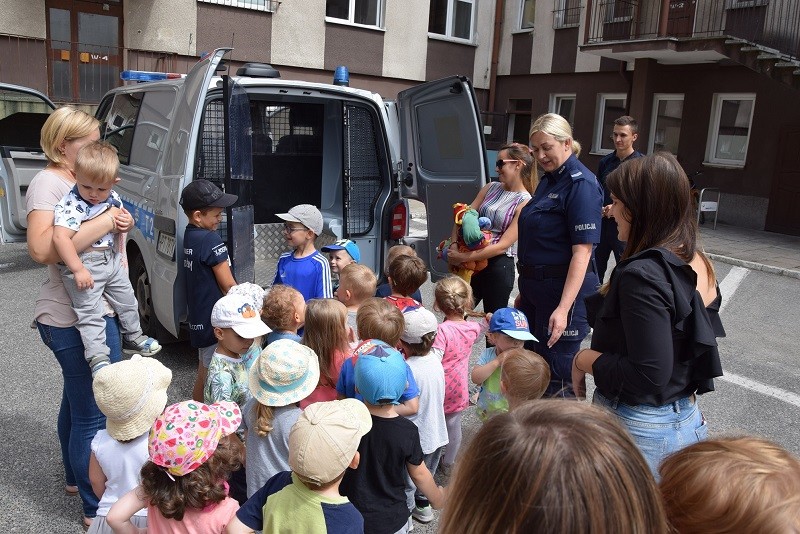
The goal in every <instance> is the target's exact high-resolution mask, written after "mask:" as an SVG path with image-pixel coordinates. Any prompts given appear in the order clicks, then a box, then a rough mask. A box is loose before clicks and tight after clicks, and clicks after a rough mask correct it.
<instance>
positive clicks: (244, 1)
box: [197, 0, 280, 12]
mask: <svg viewBox="0 0 800 534" xmlns="http://www.w3.org/2000/svg"><path fill="white" fill-rule="evenodd" d="M197 1H198V2H202V3H204V4H218V5H221V6H231V7H239V8H242V9H252V10H253V11H267V12H274V11H277V10H278V6H279V5H280V1H279V0H197Z"/></svg>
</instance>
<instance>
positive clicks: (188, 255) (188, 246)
mask: <svg viewBox="0 0 800 534" xmlns="http://www.w3.org/2000/svg"><path fill="white" fill-rule="evenodd" d="M183 252H184V260H183V269H184V271H185V272H186V297H187V300H188V304H189V340H190V341H191V342H192V346H193V347H195V348H203V347H209V346H211V345H214V344H216V343H217V339H216V338H215V337H214V330H213V328H211V310H212V308H213V307H214V304H215V303H216V302H217V301H218V300H219V299H221V298H222V291H220V290H219V285H218V284H217V278H216V276H214V271H213V270H212V267H214V266H215V265H217V264H219V263H222V262H223V261H228V247H227V246H226V245H225V243H224V242H223V241H222V238H221V237H220V236H219V234H218V233H216V232H211V231H209V230H206V229H205V228H200V227H197V226H195V225H193V224H189V225H187V226H186V232H185V233H184V234H183Z"/></svg>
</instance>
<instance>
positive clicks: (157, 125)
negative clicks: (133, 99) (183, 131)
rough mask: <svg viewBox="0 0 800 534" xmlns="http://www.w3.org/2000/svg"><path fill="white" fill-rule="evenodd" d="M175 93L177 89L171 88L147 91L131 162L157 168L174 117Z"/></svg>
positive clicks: (137, 125)
mask: <svg viewBox="0 0 800 534" xmlns="http://www.w3.org/2000/svg"><path fill="white" fill-rule="evenodd" d="M175 94H176V93H175V90H174V89H171V88H170V89H166V90H159V91H148V92H147V93H145V95H144V99H143V101H142V105H141V108H140V110H139V118H138V122H137V123H136V132H135V134H134V136H133V145H132V146H131V154H130V160H131V164H133V165H138V166H140V167H144V168H145V169H149V170H151V171H154V170H156V165H157V164H158V156H159V154H161V151H162V150H163V148H164V143H165V141H166V138H167V131H168V130H169V121H170V119H171V118H172V117H171V112H172V106H173V104H174V103H175Z"/></svg>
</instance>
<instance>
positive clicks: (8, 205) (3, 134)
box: [0, 83, 55, 243]
mask: <svg viewBox="0 0 800 534" xmlns="http://www.w3.org/2000/svg"><path fill="white" fill-rule="evenodd" d="M54 109H55V106H54V105H53V103H52V102H51V101H50V99H49V98H47V97H46V96H44V95H43V94H42V93H40V92H39V91H36V90H34V89H28V88H27V87H20V86H16V85H10V84H4V83H0V242H2V243H10V242H20V241H25V235H26V232H27V229H28V221H27V216H26V209H25V193H26V192H27V191H28V185H30V183H31V180H32V179H33V177H34V176H36V174H37V173H38V172H39V171H40V170H42V169H44V167H45V165H47V158H45V156H44V153H43V152H42V149H41V146H40V145H39V135H40V131H41V129H42V126H43V125H44V122H45V121H46V120H47V117H49V116H50V113H52V111H53V110H54Z"/></svg>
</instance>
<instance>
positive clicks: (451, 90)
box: [397, 76, 488, 279]
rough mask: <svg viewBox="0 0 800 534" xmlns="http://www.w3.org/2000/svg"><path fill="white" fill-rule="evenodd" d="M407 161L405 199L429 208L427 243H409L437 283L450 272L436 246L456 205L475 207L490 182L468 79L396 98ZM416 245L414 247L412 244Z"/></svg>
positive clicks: (423, 87)
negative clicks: (472, 205)
mask: <svg viewBox="0 0 800 534" xmlns="http://www.w3.org/2000/svg"><path fill="white" fill-rule="evenodd" d="M397 106H398V113H399V116H400V138H401V141H400V145H401V146H400V148H401V158H402V160H403V169H402V171H401V176H400V182H401V195H402V196H403V197H406V198H416V199H418V200H421V201H422V202H423V203H425V206H426V209H427V224H428V237H427V239H417V240H413V239H409V240H408V243H409V244H410V245H413V246H414V247H415V248H416V250H417V254H418V255H419V256H420V258H422V259H423V260H424V261H425V262H426V263H427V264H428V265H429V266H430V270H431V276H432V278H433V279H437V278H440V277H442V276H444V275H446V274H447V273H448V269H447V264H446V263H445V262H444V261H443V260H437V259H436V245H438V244H439V242H440V241H442V240H443V239H445V238H447V237H449V235H450V232H451V231H452V228H453V209H452V208H453V204H454V203H456V202H466V203H469V202H472V200H473V199H474V198H475V195H476V194H477V193H478V191H479V190H480V188H481V187H482V186H483V185H484V184H485V183H486V179H487V178H486V177H487V174H488V173H487V166H486V150H485V146H484V141H483V129H482V127H481V120H480V111H479V109H478V103H477V101H476V99H475V92H474V91H473V89H472V84H471V83H470V81H469V79H467V78H465V77H463V76H452V77H450V78H444V79H442V80H437V81H433V82H428V83H425V84H422V85H418V86H416V87H413V88H411V89H408V90H406V91H403V92H401V93H400V94H398V95H397ZM412 241H415V242H412Z"/></svg>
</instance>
